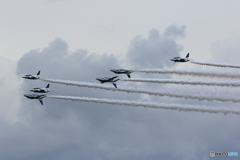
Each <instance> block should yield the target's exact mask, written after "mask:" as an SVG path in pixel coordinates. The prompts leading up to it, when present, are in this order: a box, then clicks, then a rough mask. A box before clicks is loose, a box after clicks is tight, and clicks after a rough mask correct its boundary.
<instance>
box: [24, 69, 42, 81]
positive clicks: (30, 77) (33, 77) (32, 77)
mask: <svg viewBox="0 0 240 160" xmlns="http://www.w3.org/2000/svg"><path fill="white" fill-rule="evenodd" d="M39 75H40V71H38V73H37V75H31V74H28V75H25V76H23V77H22V78H25V79H39V78H40V76H39Z"/></svg>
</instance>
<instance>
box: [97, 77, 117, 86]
mask: <svg viewBox="0 0 240 160" xmlns="http://www.w3.org/2000/svg"><path fill="white" fill-rule="evenodd" d="M117 77H118V76H115V77H112V78H109V77H104V78H96V80H98V81H100V82H101V83H106V82H109V83H112V84H113V85H114V87H115V88H117V85H116V83H115V82H117V81H118V80H119V79H116V80H114V79H115V78H117Z"/></svg>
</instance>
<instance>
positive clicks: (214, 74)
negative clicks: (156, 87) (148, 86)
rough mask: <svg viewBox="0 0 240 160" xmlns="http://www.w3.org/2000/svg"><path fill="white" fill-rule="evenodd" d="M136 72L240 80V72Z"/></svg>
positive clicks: (158, 70)
mask: <svg viewBox="0 0 240 160" xmlns="http://www.w3.org/2000/svg"><path fill="white" fill-rule="evenodd" d="M135 72H143V73H157V74H176V75H189V76H199V77H201V76H207V77H222V78H240V72H221V71H219V72H217V71H199V70H171V69H143V70H136V71H135Z"/></svg>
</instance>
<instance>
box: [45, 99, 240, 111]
mask: <svg viewBox="0 0 240 160" xmlns="http://www.w3.org/2000/svg"><path fill="white" fill-rule="evenodd" d="M47 97H49V98H54V99H63V100H72V101H84V102H94V103H106V104H112V105H125V106H134V107H147V108H157V109H170V110H178V111H195V112H208V113H223V114H228V113H232V114H240V110H239V109H235V108H226V107H224V108H222V107H207V106H199V105H194V106H192V105H180V104H166V103H152V102H136V101H126V100H114V99H102V98H88V97H72V96H59V95H51V96H47Z"/></svg>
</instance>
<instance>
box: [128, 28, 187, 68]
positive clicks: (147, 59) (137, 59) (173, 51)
mask: <svg viewBox="0 0 240 160" xmlns="http://www.w3.org/2000/svg"><path fill="white" fill-rule="evenodd" d="M184 32H185V26H182V27H177V26H175V25H172V26H169V27H168V28H167V29H166V30H165V32H164V34H162V35H161V34H160V33H159V32H158V30H156V29H152V30H150V31H149V36H148V38H143V37H142V36H136V37H135V38H134V39H133V40H132V41H131V44H130V46H129V48H128V53H127V57H129V58H130V59H131V63H132V65H133V66H134V67H135V68H136V69H139V68H163V67H171V66H172V65H173V63H172V62H171V61H170V60H169V59H170V58H173V57H176V56H179V52H181V51H182V50H183V47H182V46H181V45H180V44H178V43H177V42H176V39H177V37H183V36H184V34H185V33H184Z"/></svg>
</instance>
